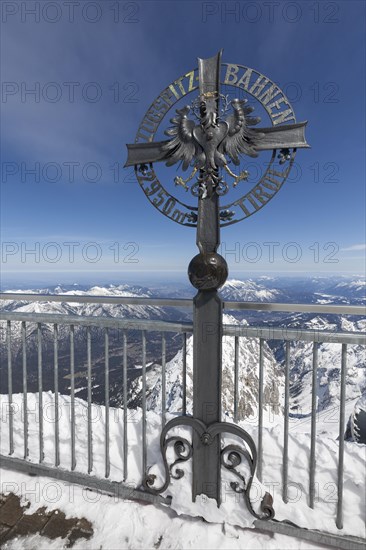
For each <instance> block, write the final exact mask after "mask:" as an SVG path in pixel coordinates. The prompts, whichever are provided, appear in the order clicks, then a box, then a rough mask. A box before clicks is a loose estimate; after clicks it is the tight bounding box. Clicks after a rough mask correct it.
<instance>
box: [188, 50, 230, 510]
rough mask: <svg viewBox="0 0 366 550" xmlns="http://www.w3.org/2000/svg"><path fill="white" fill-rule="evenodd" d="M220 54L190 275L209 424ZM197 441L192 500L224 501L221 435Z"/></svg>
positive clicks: (216, 314) (198, 404)
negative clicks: (213, 158)
mask: <svg viewBox="0 0 366 550" xmlns="http://www.w3.org/2000/svg"><path fill="white" fill-rule="evenodd" d="M220 65H221V52H219V53H218V54H217V55H216V56H214V57H212V58H210V59H199V60H198V68H199V88H200V89H199V91H200V112H201V129H200V133H199V139H200V144H201V145H202V147H203V148H204V150H205V152H206V166H205V168H204V169H202V170H201V171H200V177H199V181H200V182H201V184H202V185H204V186H205V196H204V195H202V194H201V196H200V197H199V199H198V219H197V238H196V243H197V246H198V249H199V254H198V255H197V256H196V257H195V258H193V260H192V261H191V263H190V265H189V268H188V274H189V278H190V281H191V283H192V284H193V286H195V287H196V288H197V289H198V293H197V295H196V296H195V298H194V301H193V303H194V310H193V334H194V341H193V416H194V418H197V419H199V420H201V421H203V422H204V423H205V424H206V425H210V424H213V423H215V422H220V420H221V375H222V357H221V356H222V352H221V342H222V301H221V298H220V297H219V295H218V293H217V288H219V287H220V286H221V285H222V284H223V283H224V282H225V280H226V277H227V265H226V262H225V260H224V259H223V258H222V257H221V256H220V255H218V254H217V252H216V251H217V248H218V246H219V243H220V221H219V196H218V194H217V193H216V192H215V180H216V178H217V171H216V170H215V169H214V168H213V166H212V164H211V163H210V151H212V149H213V148H216V144H217V140H218V139H220V130H219V127H218V125H217V118H218V113H219V86H220ZM192 437H193V483H192V497H193V500H195V499H196V496H197V495H200V494H205V495H207V496H208V497H210V498H214V499H215V500H216V502H217V504H218V505H219V504H220V502H221V496H220V493H221V475H220V474H221V462H220V452H221V442H220V435H217V436H216V437H215V438H213V440H210V444H209V445H207V444H205V442H203V441H201V440H200V437H199V436H198V435H197V433H196V432H194V433H193V434H192Z"/></svg>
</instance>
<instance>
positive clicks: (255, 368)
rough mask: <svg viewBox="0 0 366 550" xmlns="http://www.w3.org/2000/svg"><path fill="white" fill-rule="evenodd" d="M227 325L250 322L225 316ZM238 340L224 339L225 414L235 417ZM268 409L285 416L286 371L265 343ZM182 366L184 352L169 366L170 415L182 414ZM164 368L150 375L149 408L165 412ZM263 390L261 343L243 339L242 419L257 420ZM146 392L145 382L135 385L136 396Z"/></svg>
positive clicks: (189, 366)
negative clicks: (162, 398) (261, 390)
mask: <svg viewBox="0 0 366 550" xmlns="http://www.w3.org/2000/svg"><path fill="white" fill-rule="evenodd" d="M224 323H225V324H230V325H241V326H246V325H247V324H248V323H247V322H246V321H242V322H239V321H238V320H237V319H235V318H234V317H233V316H232V315H224ZM234 345H235V344H234V338H233V337H230V336H224V338H223V342H222V362H223V371H222V411H223V413H224V414H228V415H229V416H231V417H232V416H233V413H234V409H233V407H234V400H233V395H234V357H235V348H234ZM263 351H264V356H263V358H264V361H263V363H264V396H263V400H264V408H265V410H267V409H268V411H269V410H271V411H272V413H274V414H276V415H277V414H279V413H281V412H282V406H283V404H282V397H283V388H284V375H283V367H282V365H280V364H279V363H278V362H277V361H276V359H275V357H274V354H273V352H272V350H271V349H270V348H269V346H268V345H267V344H266V343H264V350H263ZM186 360H187V411H188V412H192V394H193V337H192V336H191V337H190V338H188V340H187V355H186ZM182 365H183V350H182V349H181V350H179V352H178V353H177V354H176V356H175V357H173V359H172V360H171V361H169V362H168V363H167V364H166V388H167V395H166V404H167V409H168V410H169V411H170V412H176V411H177V412H178V411H181V410H182V397H183V387H182ZM161 373H162V369H161V365H159V364H156V365H154V366H153V368H152V369H151V370H149V372H148V374H147V406H148V408H149V409H152V410H155V411H157V412H158V411H161V397H162V395H161V384H162V380H161ZM258 388H259V341H258V340H257V339H252V338H251V339H244V338H240V339H239V402H238V417H239V419H248V418H249V417H257V413H258ZM141 391H142V381H141V378H138V379H136V380H135V382H134V392H135V393H136V395H139V394H140V393H141Z"/></svg>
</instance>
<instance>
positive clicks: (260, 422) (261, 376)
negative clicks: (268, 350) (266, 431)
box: [257, 338, 264, 482]
mask: <svg viewBox="0 0 366 550" xmlns="http://www.w3.org/2000/svg"><path fill="white" fill-rule="evenodd" d="M263 344H264V340H263V338H260V339H259V391H258V470H257V477H258V479H259V481H260V482H261V481H262V463H263V380H264V372H263V371H264V365H263Z"/></svg>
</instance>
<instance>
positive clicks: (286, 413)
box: [282, 341, 290, 503]
mask: <svg viewBox="0 0 366 550" xmlns="http://www.w3.org/2000/svg"><path fill="white" fill-rule="evenodd" d="M289 414H290V342H289V341H286V344H285V407H284V430H283V486H282V500H283V501H284V502H286V503H287V502H288V432H289Z"/></svg>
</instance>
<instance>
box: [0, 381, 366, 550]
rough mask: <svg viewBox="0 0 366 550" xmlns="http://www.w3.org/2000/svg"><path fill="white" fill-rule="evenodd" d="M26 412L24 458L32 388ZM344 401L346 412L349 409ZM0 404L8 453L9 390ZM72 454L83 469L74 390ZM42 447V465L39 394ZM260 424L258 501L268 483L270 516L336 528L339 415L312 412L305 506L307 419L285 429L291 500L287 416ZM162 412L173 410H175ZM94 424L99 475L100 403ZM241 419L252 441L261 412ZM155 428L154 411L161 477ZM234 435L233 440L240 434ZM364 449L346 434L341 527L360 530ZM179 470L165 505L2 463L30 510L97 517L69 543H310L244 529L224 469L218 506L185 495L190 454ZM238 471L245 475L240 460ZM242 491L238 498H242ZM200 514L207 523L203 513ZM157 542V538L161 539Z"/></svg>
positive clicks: (151, 426)
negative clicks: (311, 496)
mask: <svg viewBox="0 0 366 550" xmlns="http://www.w3.org/2000/svg"><path fill="white" fill-rule="evenodd" d="M27 397H28V410H29V451H30V456H29V459H30V460H31V461H33V462H38V458H39V456H38V418H37V414H38V395H37V394H28V396H27ZM22 402H23V397H22V395H18V394H16V395H14V396H13V403H14V446H15V453H14V456H17V457H19V458H22V457H23V424H22ZM353 404H354V403H353V402H348V403H347V414H348V413H349V412H350V411H351V410H352V408H353ZM0 406H1V433H2V438H1V442H0V445H1V452H2V454H5V455H6V454H8V452H9V448H8V429H9V417H8V416H9V415H8V410H9V404H8V398H7V396H5V395H1V396H0ZM75 409H76V460H77V470H78V471H81V472H84V473H86V472H87V404H86V403H85V402H84V401H83V400H81V399H78V398H76V400H75ZM43 411H44V413H43V417H44V453H45V463H46V464H48V465H52V464H53V462H54V417H55V415H54V396H53V394H52V393H51V392H44V393H43ZM58 416H59V425H60V460H61V467H63V468H65V469H69V468H70V437H69V434H70V398H69V397H68V396H63V395H60V396H59V409H58ZM264 417H265V418H264V423H265V428H264V431H263V450H264V457H263V459H264V462H263V484H261V483H259V481H258V480H257V479H255V480H254V483H253V490H252V494H251V497H252V503H253V506H254V508H258V506H259V504H260V501H261V499H262V497H263V495H264V492H265V491H269V492H271V493H272V495H273V496H274V508H275V511H276V519H278V520H283V519H287V520H290V521H292V522H294V523H296V524H297V525H300V526H302V527H308V528H312V529H320V530H323V531H324V530H325V531H328V532H332V533H337V532H338V530H337V528H336V526H335V521H334V518H335V510H336V500H337V491H336V486H337V485H336V484H337V478H336V471H337V460H338V459H337V457H338V442H337V426H338V424H337V417H336V416H335V415H330V414H329V413H328V414H327V411H323V412H322V413H321V414H320V415H319V416H318V418H317V433H318V438H317V444H316V461H317V469H316V499H315V500H316V502H315V509H314V510H312V509H310V508H309V506H308V502H307V493H308V483H309V482H308V475H309V448H310V433H309V432H310V419H306V420H304V419H302V420H298V419H291V421H290V436H289V481H290V485H289V502H288V504H285V503H284V502H283V501H282V498H281V493H282V482H281V478H282V453H283V418H282V417H281V416H276V415H273V414H270V412H269V411H266V413H265V415H264ZM141 418H142V415H141V410H140V409H137V410H130V411H129V415H128V423H127V436H128V472H127V479H126V483H127V484H128V485H129V486H139V485H140V484H141V472H142V460H141V433H142V430H141V428H142V426H141ZM167 418H168V419H170V418H172V415H171V414H168V415H167ZM92 419H93V423H92V429H93V475H97V476H98V477H101V478H104V473H105V472H104V430H105V407H103V406H98V405H94V404H93V405H92ZM109 423H110V457H111V473H110V479H112V480H115V481H122V479H123V449H122V445H121V442H122V441H123V411H122V410H120V409H115V408H112V407H111V408H110V410H109ZM240 425H241V426H242V427H243V428H244V429H246V430H247V431H248V433H249V434H250V435H251V436H252V437H253V439H254V441H256V438H257V420H256V419H253V418H252V419H249V420H248V421H247V422H242V423H240ZM160 431H161V418H160V415H159V414H158V413H157V412H155V411H153V410H151V411H149V412H148V415H147V434H148V436H147V437H148V465H149V466H152V473H155V474H157V476H158V479H157V481H156V485H159V484H160V483H161V482H162V481H163V478H162V477H161V474H162V468H161V467H159V466H158V465H159V464H160V463H161V458H160V451H159V437H160ZM169 434H170V435H171V434H177V435H178V434H179V435H180V436H182V437H187V438H188V439H189V440H190V432H189V430H188V429H182V428H177V429H175V431H172V432H170V433H169ZM320 434H321V436H320V437H319V435H320ZM234 441H235V438H234V437H233V438H231V437H225V439H224V443H225V444H227V443H229V442H234ZM236 443H238V441H237V440H236ZM365 450H366V447H365V446H364V445H359V444H356V443H351V442H345V460H344V463H345V470H344V529H343V530H342V534H344V535H346V534H348V535H352V536H359V537H364V536H365V526H364V522H363V521H364V520H363V518H364V517H365V508H366V507H365V493H364V485H365V470H364V464H365ZM179 467H180V468H182V469H183V470H184V472H185V475H184V477H183V478H181V479H179V480H174V479H172V483H171V485H170V486H169V487H168V489H167V490H166V492H165V493H164V495H171V496H172V505H171V509H170V508H169V507H165V506H162V505H160V506H153V505H143V504H140V503H137V502H127V501H117V500H116V499H115V498H113V497H108V496H105V495H102V494H97V493H95V492H90V491H88V490H87V489H85V488H82V487H79V486H74V485H70V484H67V483H64V482H60V481H56V480H53V479H51V478H42V477H37V478H34V477H31V478H30V477H29V476H26V475H24V474H20V473H16V472H13V471H7V470H2V472H1V489H2V491H3V492H5V493H6V492H9V491H13V492H15V493H16V494H20V495H22V497H23V499H24V502H25V501H29V502H30V503H31V506H30V508H29V510H28V511H27V513H33V512H34V511H35V510H36V509H37V508H39V507H41V506H46V508H48V509H55V508H58V509H60V510H62V511H64V512H65V514H66V515H67V516H68V517H72V516H77V517H82V516H84V517H86V518H87V519H88V520H89V521H91V522H92V523H93V527H94V536H93V538H92V539H90V541H88V542H85V540H83V539H80V540H79V541H78V542H77V543H76V544H75V548H84V549H85V548H90V549H95V548H98V549H105V550H107V549H108V550H111V549H113V548H154V547H155V548H157V547H160V548H189V549H190V548H192V549H193V548H233V549H236V548H238V549H239V548H251V549H252V548H253V549H256V548H268V549H272V548H273V549H274V548H276V549H278V548H283V549H287V548H292V549H293V548H299V549H302V548H304V549H305V548H307V549H311V548H316V546H314V545H311V544H309V543H306V542H301V541H300V540H295V539H292V538H289V537H285V536H282V535H266V534H261V533H258V531H254V530H253V529H250V528H251V527H252V526H253V525H252V522H253V519H254V518H253V517H252V516H251V515H250V514H249V512H248V511H247V509H246V507H245V504H244V502H243V498H242V497H240V495H238V494H235V493H234V492H233V491H232V490H231V488H230V485H229V484H230V482H231V481H233V480H235V478H234V477H233V475H232V474H231V473H230V472H229V471H226V470H225V469H222V494H223V503H222V505H221V507H220V509H218V508H217V506H216V503H215V502H214V501H210V500H209V499H206V498H199V499H197V502H196V503H195V504H193V503H192V502H191V483H190V482H191V462H190V461H188V462H184V463H183V464H180V465H179ZM241 467H243V469H242V470H241V472H242V473H243V474H244V475H245V471H246V465H245V464H243V465H241V466H240V467H239V468H241ZM239 497H240V498H239ZM201 518H204V519H205V521H202V519H201ZM159 541H160V544H159ZM64 544H65V541H61V540H60V539H56V540H55V541H49V540H47V539H43V538H41V537H40V536H39V535H34V536H29V537H23V538H22V539H20V540H13V541H10V542H8V543H7V544H6V545H5V548H7V549H11V550H13V549H14V550H15V549H17V550H18V549H22V548H24V549H33V548H35V547H37V548H47V549H51V548H58V549H59V548H63V547H64Z"/></svg>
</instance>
